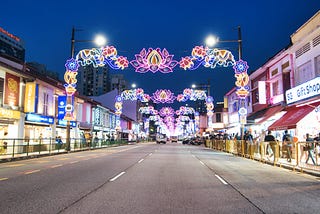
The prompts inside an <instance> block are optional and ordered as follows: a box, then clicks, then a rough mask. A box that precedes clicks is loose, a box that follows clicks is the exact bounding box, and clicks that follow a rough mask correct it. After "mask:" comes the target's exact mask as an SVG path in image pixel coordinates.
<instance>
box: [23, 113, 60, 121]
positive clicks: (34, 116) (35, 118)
mask: <svg viewBox="0 0 320 214" xmlns="http://www.w3.org/2000/svg"><path fill="white" fill-rule="evenodd" d="M26 121H30V122H37V123H47V124H53V122H54V118H53V117H50V116H44V115H38V114H32V113H27V115H26Z"/></svg>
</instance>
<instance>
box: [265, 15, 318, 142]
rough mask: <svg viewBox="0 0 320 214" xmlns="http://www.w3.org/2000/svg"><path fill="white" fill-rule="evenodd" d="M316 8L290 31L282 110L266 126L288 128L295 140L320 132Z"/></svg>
mask: <svg viewBox="0 0 320 214" xmlns="http://www.w3.org/2000/svg"><path fill="white" fill-rule="evenodd" d="M319 23H320V11H319V12H317V13H316V14H315V15H314V16H313V17H311V18H310V19H309V20H308V21H307V22H306V23H304V24H303V25H302V26H301V27H300V28H299V29H298V30H297V31H296V32H295V33H293V34H292V35H291V41H292V46H291V47H290V49H289V51H290V53H291V54H292V57H293V61H294V66H293V71H294V72H293V75H292V81H291V88H290V89H288V90H286V91H285V96H284V98H285V103H286V108H285V111H286V113H285V114H284V115H283V116H282V117H281V118H280V119H279V120H277V121H276V122H274V123H273V124H271V125H270V126H269V128H268V129H269V130H272V131H283V130H289V132H290V133H291V135H293V136H296V137H297V138H298V140H305V135H306V133H309V134H310V135H311V136H312V137H315V136H316V135H317V134H318V133H319V132H320V115H319V108H320V106H319V105H320V25H319Z"/></svg>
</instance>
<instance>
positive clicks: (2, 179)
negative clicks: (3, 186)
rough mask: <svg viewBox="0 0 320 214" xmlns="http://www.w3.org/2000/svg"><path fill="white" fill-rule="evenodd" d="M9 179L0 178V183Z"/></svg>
mask: <svg viewBox="0 0 320 214" xmlns="http://www.w3.org/2000/svg"><path fill="white" fill-rule="evenodd" d="M8 179H9V178H0V181H5V180H8Z"/></svg>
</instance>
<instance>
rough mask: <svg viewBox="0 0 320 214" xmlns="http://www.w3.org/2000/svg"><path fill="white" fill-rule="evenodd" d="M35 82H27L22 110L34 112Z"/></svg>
mask: <svg viewBox="0 0 320 214" xmlns="http://www.w3.org/2000/svg"><path fill="white" fill-rule="evenodd" d="M35 107H36V83H35V82H27V83H26V91H25V97H24V112H31V113H35V112H36V108H35Z"/></svg>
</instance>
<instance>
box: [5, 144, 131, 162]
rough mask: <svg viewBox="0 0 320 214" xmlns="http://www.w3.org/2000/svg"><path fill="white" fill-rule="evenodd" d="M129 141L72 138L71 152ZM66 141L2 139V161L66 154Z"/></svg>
mask: <svg viewBox="0 0 320 214" xmlns="http://www.w3.org/2000/svg"><path fill="white" fill-rule="evenodd" d="M128 143H129V141H128V139H119V140H104V139H93V140H91V139H85V138H71V139H70V151H71V152H75V151H82V150H90V149H97V148H103V147H111V146H119V145H125V144H128ZM66 152H68V151H67V150H66V139H63V138H62V139H61V141H58V140H57V139H56V138H41V139H39V138H37V139H29V138H25V139H17V138H14V139H13V138H12V139H9V138H6V139H0V161H1V160H3V159H13V158H18V157H29V156H35V155H37V156H38V155H53V154H58V153H66Z"/></svg>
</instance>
